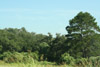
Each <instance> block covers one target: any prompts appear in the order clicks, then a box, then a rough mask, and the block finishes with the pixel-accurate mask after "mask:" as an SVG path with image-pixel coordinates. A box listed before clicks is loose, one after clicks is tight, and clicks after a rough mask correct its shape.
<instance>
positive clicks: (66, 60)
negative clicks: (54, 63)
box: [60, 53, 75, 64]
mask: <svg viewBox="0 0 100 67" xmlns="http://www.w3.org/2000/svg"><path fill="white" fill-rule="evenodd" d="M60 59H61V62H62V63H63V64H73V63H74V61H75V59H74V58H73V57H72V56H70V55H69V54H68V53H64V54H62V55H61V58H60Z"/></svg>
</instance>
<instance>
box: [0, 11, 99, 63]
mask: <svg viewBox="0 0 100 67" xmlns="http://www.w3.org/2000/svg"><path fill="white" fill-rule="evenodd" d="M95 20H96V19H95V18H94V17H93V16H92V15H91V14H90V13H88V12H79V13H78V14H77V15H76V16H75V17H74V18H72V19H71V20H70V21H69V25H68V26H66V35H60V34H59V33H57V34H56V36H55V37H53V35H52V34H51V33H48V35H44V34H36V33H35V32H28V31H27V30H26V29H25V28H24V27H22V28H21V29H17V28H5V29H0V60H3V61H5V62H17V61H18V62H22V61H23V60H24V61H25V60H27V59H26V57H32V58H33V59H34V60H37V61H49V62H56V63H58V64H63V63H66V64H70V63H71V62H72V61H74V60H75V59H81V58H90V57H97V56H100V28H99V26H98V25H97V22H96V21H95ZM18 56H19V57H18Z"/></svg>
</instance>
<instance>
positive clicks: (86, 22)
mask: <svg viewBox="0 0 100 67" xmlns="http://www.w3.org/2000/svg"><path fill="white" fill-rule="evenodd" d="M66 30H67V32H68V34H67V35H66V37H67V38H68V39H67V42H68V45H67V46H66V47H67V48H68V49H67V51H68V52H69V53H70V55H71V56H73V57H75V58H80V57H90V56H93V54H95V52H94V49H95V48H100V46H99V45H97V44H96V43H99V41H94V40H96V39H98V37H96V38H95V36H97V35H98V33H99V32H100V28H99V26H97V22H95V18H94V17H93V16H92V15H90V13H88V12H80V13H78V14H77V15H76V16H75V17H74V18H73V19H71V20H70V21H69V26H67V27H66ZM97 50H98V49H97ZM97 50H96V51H97ZM99 52H100V51H99ZM98 54H99V53H98ZM95 55H96V56H97V54H95Z"/></svg>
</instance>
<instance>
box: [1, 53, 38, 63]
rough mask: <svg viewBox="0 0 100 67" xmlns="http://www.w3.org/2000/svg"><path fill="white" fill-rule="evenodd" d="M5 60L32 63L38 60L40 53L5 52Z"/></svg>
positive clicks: (3, 56)
mask: <svg viewBox="0 0 100 67" xmlns="http://www.w3.org/2000/svg"><path fill="white" fill-rule="evenodd" d="M2 58H3V61H5V62H7V63H16V62H23V63H31V62H34V60H35V61H37V60H38V53H37V52H30V53H28V52H23V53H18V52H13V53H11V52H4V53H3V55H2Z"/></svg>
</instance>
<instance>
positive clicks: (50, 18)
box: [0, 0, 100, 35]
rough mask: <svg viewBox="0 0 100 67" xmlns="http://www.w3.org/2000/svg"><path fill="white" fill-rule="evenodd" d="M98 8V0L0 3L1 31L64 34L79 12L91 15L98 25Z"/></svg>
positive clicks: (99, 10) (2, 0) (8, 1)
mask: <svg viewBox="0 0 100 67" xmlns="http://www.w3.org/2000/svg"><path fill="white" fill-rule="evenodd" d="M99 7H100V0H0V29H3V28H9V27H10V28H21V27H25V28H26V30H27V31H29V32H36V33H43V34H47V33H48V32H51V33H52V34H53V35H54V34H56V33H61V34H66V33H67V32H66V30H65V27H66V26H67V25H68V23H69V20H70V19H72V18H73V17H74V16H75V15H76V14H77V13H79V12H80V11H83V12H89V13H91V15H93V16H94V17H95V18H96V21H97V22H98V25H99V26H100V8H99Z"/></svg>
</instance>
